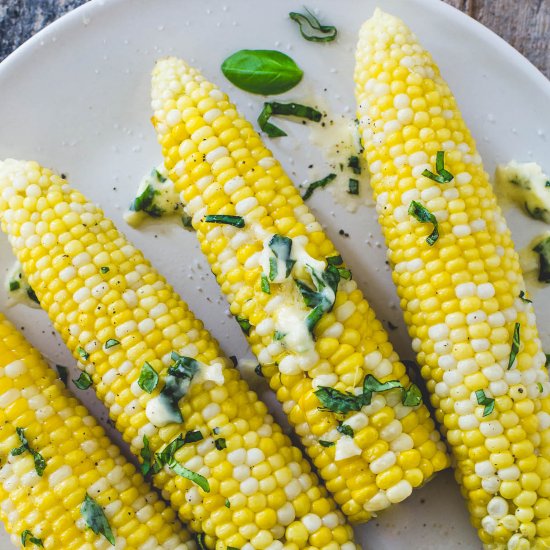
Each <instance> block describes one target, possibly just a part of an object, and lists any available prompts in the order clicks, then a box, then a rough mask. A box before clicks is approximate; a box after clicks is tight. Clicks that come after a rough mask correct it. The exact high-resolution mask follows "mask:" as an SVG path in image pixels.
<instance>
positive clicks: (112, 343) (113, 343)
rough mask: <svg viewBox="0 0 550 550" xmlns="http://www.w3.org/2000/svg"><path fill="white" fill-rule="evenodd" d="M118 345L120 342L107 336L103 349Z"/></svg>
mask: <svg viewBox="0 0 550 550" xmlns="http://www.w3.org/2000/svg"><path fill="white" fill-rule="evenodd" d="M119 345H120V342H119V341H118V340H115V339H114V338H109V339H108V340H107V341H106V342H105V349H111V348H114V347H115V346H119Z"/></svg>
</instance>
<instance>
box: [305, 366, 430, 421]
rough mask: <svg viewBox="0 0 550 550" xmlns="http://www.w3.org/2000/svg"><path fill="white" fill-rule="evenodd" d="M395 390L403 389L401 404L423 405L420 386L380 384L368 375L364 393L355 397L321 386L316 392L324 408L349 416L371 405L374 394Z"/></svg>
mask: <svg viewBox="0 0 550 550" xmlns="http://www.w3.org/2000/svg"><path fill="white" fill-rule="evenodd" d="M395 388H401V391H402V397H401V402H402V403H403V405H405V406H407V407H416V406H417V405H420V403H422V394H421V393H420V390H419V388H418V386H416V385H415V384H411V385H410V386H409V387H408V388H407V389H405V388H403V386H402V384H401V382H399V380H389V381H388V382H380V381H379V380H378V379H376V378H375V377H374V376H373V375H372V374H367V376H365V379H364V381H363V393H360V394H359V395H354V394H352V393H349V392H346V393H344V392H341V391H339V390H337V389H335V388H329V387H326V386H319V387H318V388H317V390H316V391H315V392H314V393H315V395H316V396H317V398H318V399H319V401H320V402H321V404H322V405H323V407H324V408H325V409H327V410H329V411H332V412H335V413H340V414H347V413H349V412H351V411H360V410H361V409H362V408H363V407H364V406H365V405H370V404H371V401H372V396H373V394H374V393H381V392H385V391H388V390H393V389H395Z"/></svg>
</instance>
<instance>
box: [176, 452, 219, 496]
mask: <svg viewBox="0 0 550 550" xmlns="http://www.w3.org/2000/svg"><path fill="white" fill-rule="evenodd" d="M168 467H169V468H170V469H171V470H172V471H173V472H174V473H176V474H177V475H179V476H181V477H184V478H186V479H189V480H190V481H192V482H193V483H196V484H197V485H198V486H199V487H200V488H201V489H202V490H203V491H204V492H205V493H209V492H210V484H209V483H208V480H207V479H206V478H205V477H203V476H201V475H200V474H197V472H193V471H191V470H189V469H188V468H186V467H185V466H182V465H181V464H180V463H179V462H177V461H176V460H175V459H173V460H172V461H170V462H169V463H168Z"/></svg>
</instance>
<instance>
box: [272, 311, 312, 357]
mask: <svg viewBox="0 0 550 550" xmlns="http://www.w3.org/2000/svg"><path fill="white" fill-rule="evenodd" d="M307 314H308V311H307V310H305V308H304V306H303V305H302V304H291V305H284V306H281V307H279V308H278V309H277V311H276V312H275V328H276V330H278V331H279V332H281V333H283V334H284V335H285V337H284V340H283V341H284V344H285V346H286V347H287V348H288V349H289V350H290V351H293V352H295V353H298V354H304V353H308V352H311V351H312V350H314V349H315V345H314V342H313V338H312V336H311V333H310V332H309V330H308V328H307V326H306V323H305V318H306V317H307Z"/></svg>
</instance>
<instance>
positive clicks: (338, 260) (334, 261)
mask: <svg viewBox="0 0 550 550" xmlns="http://www.w3.org/2000/svg"><path fill="white" fill-rule="evenodd" d="M326 260H327V264H328V265H334V266H336V267H338V266H339V265H342V264H343V263H344V260H343V259H342V256H340V254H338V255H337V256H329V257H328V258H327V259H326Z"/></svg>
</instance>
